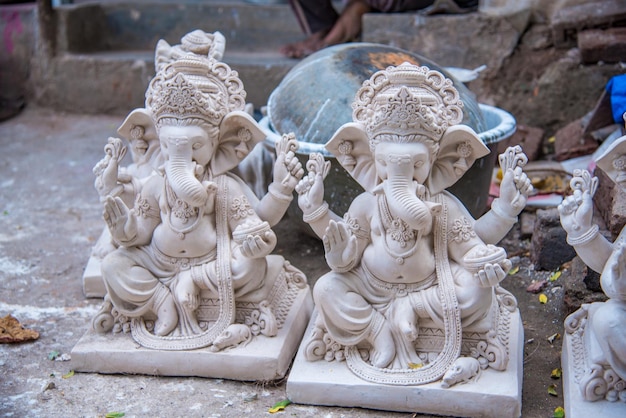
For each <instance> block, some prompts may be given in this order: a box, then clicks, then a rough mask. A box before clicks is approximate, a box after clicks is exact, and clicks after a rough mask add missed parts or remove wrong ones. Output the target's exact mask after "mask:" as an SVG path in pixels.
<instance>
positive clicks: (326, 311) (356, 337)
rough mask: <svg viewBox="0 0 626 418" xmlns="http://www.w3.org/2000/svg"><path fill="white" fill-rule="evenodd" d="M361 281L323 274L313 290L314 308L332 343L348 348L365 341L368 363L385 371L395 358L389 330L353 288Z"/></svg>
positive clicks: (352, 276) (343, 275)
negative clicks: (368, 344) (367, 348)
mask: <svg viewBox="0 0 626 418" xmlns="http://www.w3.org/2000/svg"><path fill="white" fill-rule="evenodd" d="M361 280H362V279H361V278H360V277H359V276H357V275H356V274H354V273H334V272H330V273H327V274H325V275H324V276H322V277H320V278H319V280H318V281H317V283H316V284H315V287H314V289H313V299H314V301H315V306H316V307H317V309H318V312H319V314H320V316H321V317H322V320H323V321H324V324H325V325H326V329H327V330H328V332H329V334H330V335H331V337H333V339H334V340H335V341H337V342H338V343H340V344H343V345H347V346H350V345H357V344H359V343H361V342H363V341H367V342H369V343H370V344H371V346H372V349H371V351H370V361H371V363H372V364H373V365H374V366H376V367H387V366H388V365H389V364H390V363H391V361H392V360H393V358H394V357H395V354H396V349H395V344H394V340H393V336H392V334H391V328H390V326H389V323H388V322H387V320H386V319H385V317H384V316H383V315H382V314H381V313H380V312H378V311H377V310H376V309H374V308H373V307H372V305H371V304H370V303H369V302H368V301H367V300H366V299H365V297H364V296H363V295H362V294H361V293H364V292H363V290H364V289H357V288H356V287H355V286H352V285H353V284H354V283H359V282H360V281H361Z"/></svg>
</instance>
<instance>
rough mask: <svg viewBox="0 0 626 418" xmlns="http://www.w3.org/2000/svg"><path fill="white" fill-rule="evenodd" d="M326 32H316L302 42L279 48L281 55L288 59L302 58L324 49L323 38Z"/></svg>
mask: <svg viewBox="0 0 626 418" xmlns="http://www.w3.org/2000/svg"><path fill="white" fill-rule="evenodd" d="M327 33H328V31H325V30H324V31H320V32H316V33H314V34H313V35H311V36H309V37H308V38H306V39H305V40H303V41H300V42H295V43H293V44H287V45H284V46H282V47H281V48H280V52H281V54H283V55H285V56H286V57H289V58H304V57H306V56H309V55H311V54H312V53H314V52H316V51H319V50H320V49H322V48H323V47H324V36H326V34H327Z"/></svg>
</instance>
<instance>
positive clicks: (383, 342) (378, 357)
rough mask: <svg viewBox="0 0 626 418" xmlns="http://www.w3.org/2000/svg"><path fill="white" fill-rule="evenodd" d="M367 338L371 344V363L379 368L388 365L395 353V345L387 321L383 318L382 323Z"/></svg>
mask: <svg viewBox="0 0 626 418" xmlns="http://www.w3.org/2000/svg"><path fill="white" fill-rule="evenodd" d="M367 340H368V341H369V343H370V344H371V345H372V349H371V350H370V362H371V363H372V365H373V366H374V367H380V368H384V367H387V366H389V364H391V361H392V360H393V358H394V357H395V355H396V347H395V345H394V341H393V337H392V335H391V329H390V328H389V325H388V324H387V321H386V320H383V321H382V325H380V327H379V328H378V330H374V332H372V333H371V334H370V336H369V337H368V338H367Z"/></svg>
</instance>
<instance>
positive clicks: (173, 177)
mask: <svg viewBox="0 0 626 418" xmlns="http://www.w3.org/2000/svg"><path fill="white" fill-rule="evenodd" d="M183 145H184V144H180V143H179V144H177V145H176V148H177V150H176V151H177V152H173V153H171V154H170V156H169V160H168V161H167V162H166V163H165V174H166V175H167V179H168V181H169V183H170V185H171V186H172V190H173V191H174V193H176V196H178V197H179V198H180V199H181V200H182V201H184V202H185V203H187V204H189V205H191V206H193V207H200V206H203V205H205V204H206V202H207V198H208V193H207V190H206V189H205V188H204V186H203V185H202V183H201V182H200V181H199V180H198V179H197V178H196V176H195V169H196V163H195V162H194V161H193V160H192V159H191V150H190V147H184V146H183ZM187 154H188V155H187Z"/></svg>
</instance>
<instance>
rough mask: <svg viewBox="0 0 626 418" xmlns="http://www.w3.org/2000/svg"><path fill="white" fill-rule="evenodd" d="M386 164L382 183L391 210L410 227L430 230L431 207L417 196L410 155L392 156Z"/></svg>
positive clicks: (418, 229) (426, 231)
mask: <svg viewBox="0 0 626 418" xmlns="http://www.w3.org/2000/svg"><path fill="white" fill-rule="evenodd" d="M389 162H392V164H390V165H389V166H388V169H389V171H388V174H389V177H388V178H387V180H385V181H384V183H383V188H384V191H385V196H386V197H387V202H388V204H389V208H390V209H391V211H392V212H393V213H394V214H395V215H396V216H398V217H399V218H400V219H402V220H403V221H404V222H406V223H407V225H409V226H410V227H411V228H412V229H415V230H417V231H419V232H422V233H428V232H430V230H431V228H432V224H433V215H432V209H431V207H430V206H429V205H428V203H427V202H424V201H423V200H421V199H420V198H419V197H418V196H417V188H418V187H419V185H418V183H417V182H416V181H414V180H413V164H412V162H411V158H410V156H408V155H407V156H397V155H396V156H392V157H391V158H390V161H389Z"/></svg>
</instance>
